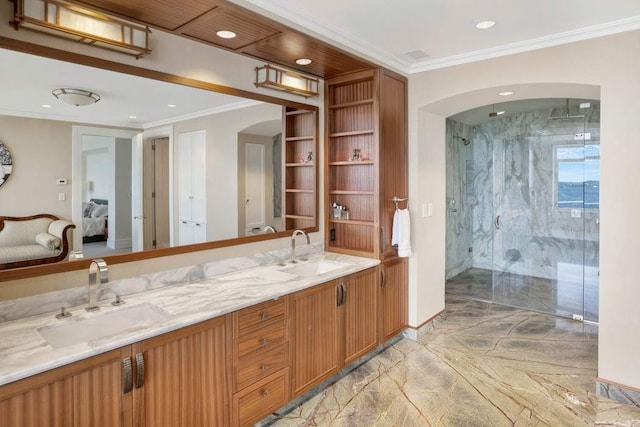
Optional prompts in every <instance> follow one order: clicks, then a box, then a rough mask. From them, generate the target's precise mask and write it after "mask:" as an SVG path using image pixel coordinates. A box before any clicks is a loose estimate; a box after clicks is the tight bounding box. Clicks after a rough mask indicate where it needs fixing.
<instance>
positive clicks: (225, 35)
mask: <svg viewBox="0 0 640 427" xmlns="http://www.w3.org/2000/svg"><path fill="white" fill-rule="evenodd" d="M236 35H237V34H236V33H234V32H233V31H229V30H220V31H217V32H216V36H218V37H220V38H221V39H234V38H236Z"/></svg>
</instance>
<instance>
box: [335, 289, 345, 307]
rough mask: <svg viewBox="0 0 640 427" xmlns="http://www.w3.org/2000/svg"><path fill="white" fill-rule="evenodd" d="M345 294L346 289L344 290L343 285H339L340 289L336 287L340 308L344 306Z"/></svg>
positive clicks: (337, 301)
mask: <svg viewBox="0 0 640 427" xmlns="http://www.w3.org/2000/svg"><path fill="white" fill-rule="evenodd" d="M343 292H344V289H343V288H342V284H340V285H338V287H336V305H337V306H338V307H340V306H341V305H342V298H343V297H344V295H343V294H342V293H343Z"/></svg>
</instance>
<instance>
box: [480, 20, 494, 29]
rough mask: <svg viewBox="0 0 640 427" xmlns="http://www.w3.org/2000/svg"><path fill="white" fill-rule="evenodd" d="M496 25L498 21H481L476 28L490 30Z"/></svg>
mask: <svg viewBox="0 0 640 427" xmlns="http://www.w3.org/2000/svg"><path fill="white" fill-rule="evenodd" d="M494 25H496V21H480V22H478V23H477V24H476V28H477V29H479V30H488V29H489V28H491V27H493V26H494Z"/></svg>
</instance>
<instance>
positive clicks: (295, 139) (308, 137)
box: [285, 135, 315, 142]
mask: <svg viewBox="0 0 640 427" xmlns="http://www.w3.org/2000/svg"><path fill="white" fill-rule="evenodd" d="M314 138H315V137H314V136H313V135H311V136H288V137H286V138H285V141H291V142H293V141H306V140H309V139H314Z"/></svg>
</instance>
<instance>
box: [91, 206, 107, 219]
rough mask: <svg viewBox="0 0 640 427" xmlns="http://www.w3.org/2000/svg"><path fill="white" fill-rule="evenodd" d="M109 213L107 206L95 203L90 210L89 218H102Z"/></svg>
mask: <svg viewBox="0 0 640 427" xmlns="http://www.w3.org/2000/svg"><path fill="white" fill-rule="evenodd" d="M107 215H109V206H107V205H95V206H94V207H93V209H92V210H91V218H102V217H104V216H107Z"/></svg>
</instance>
